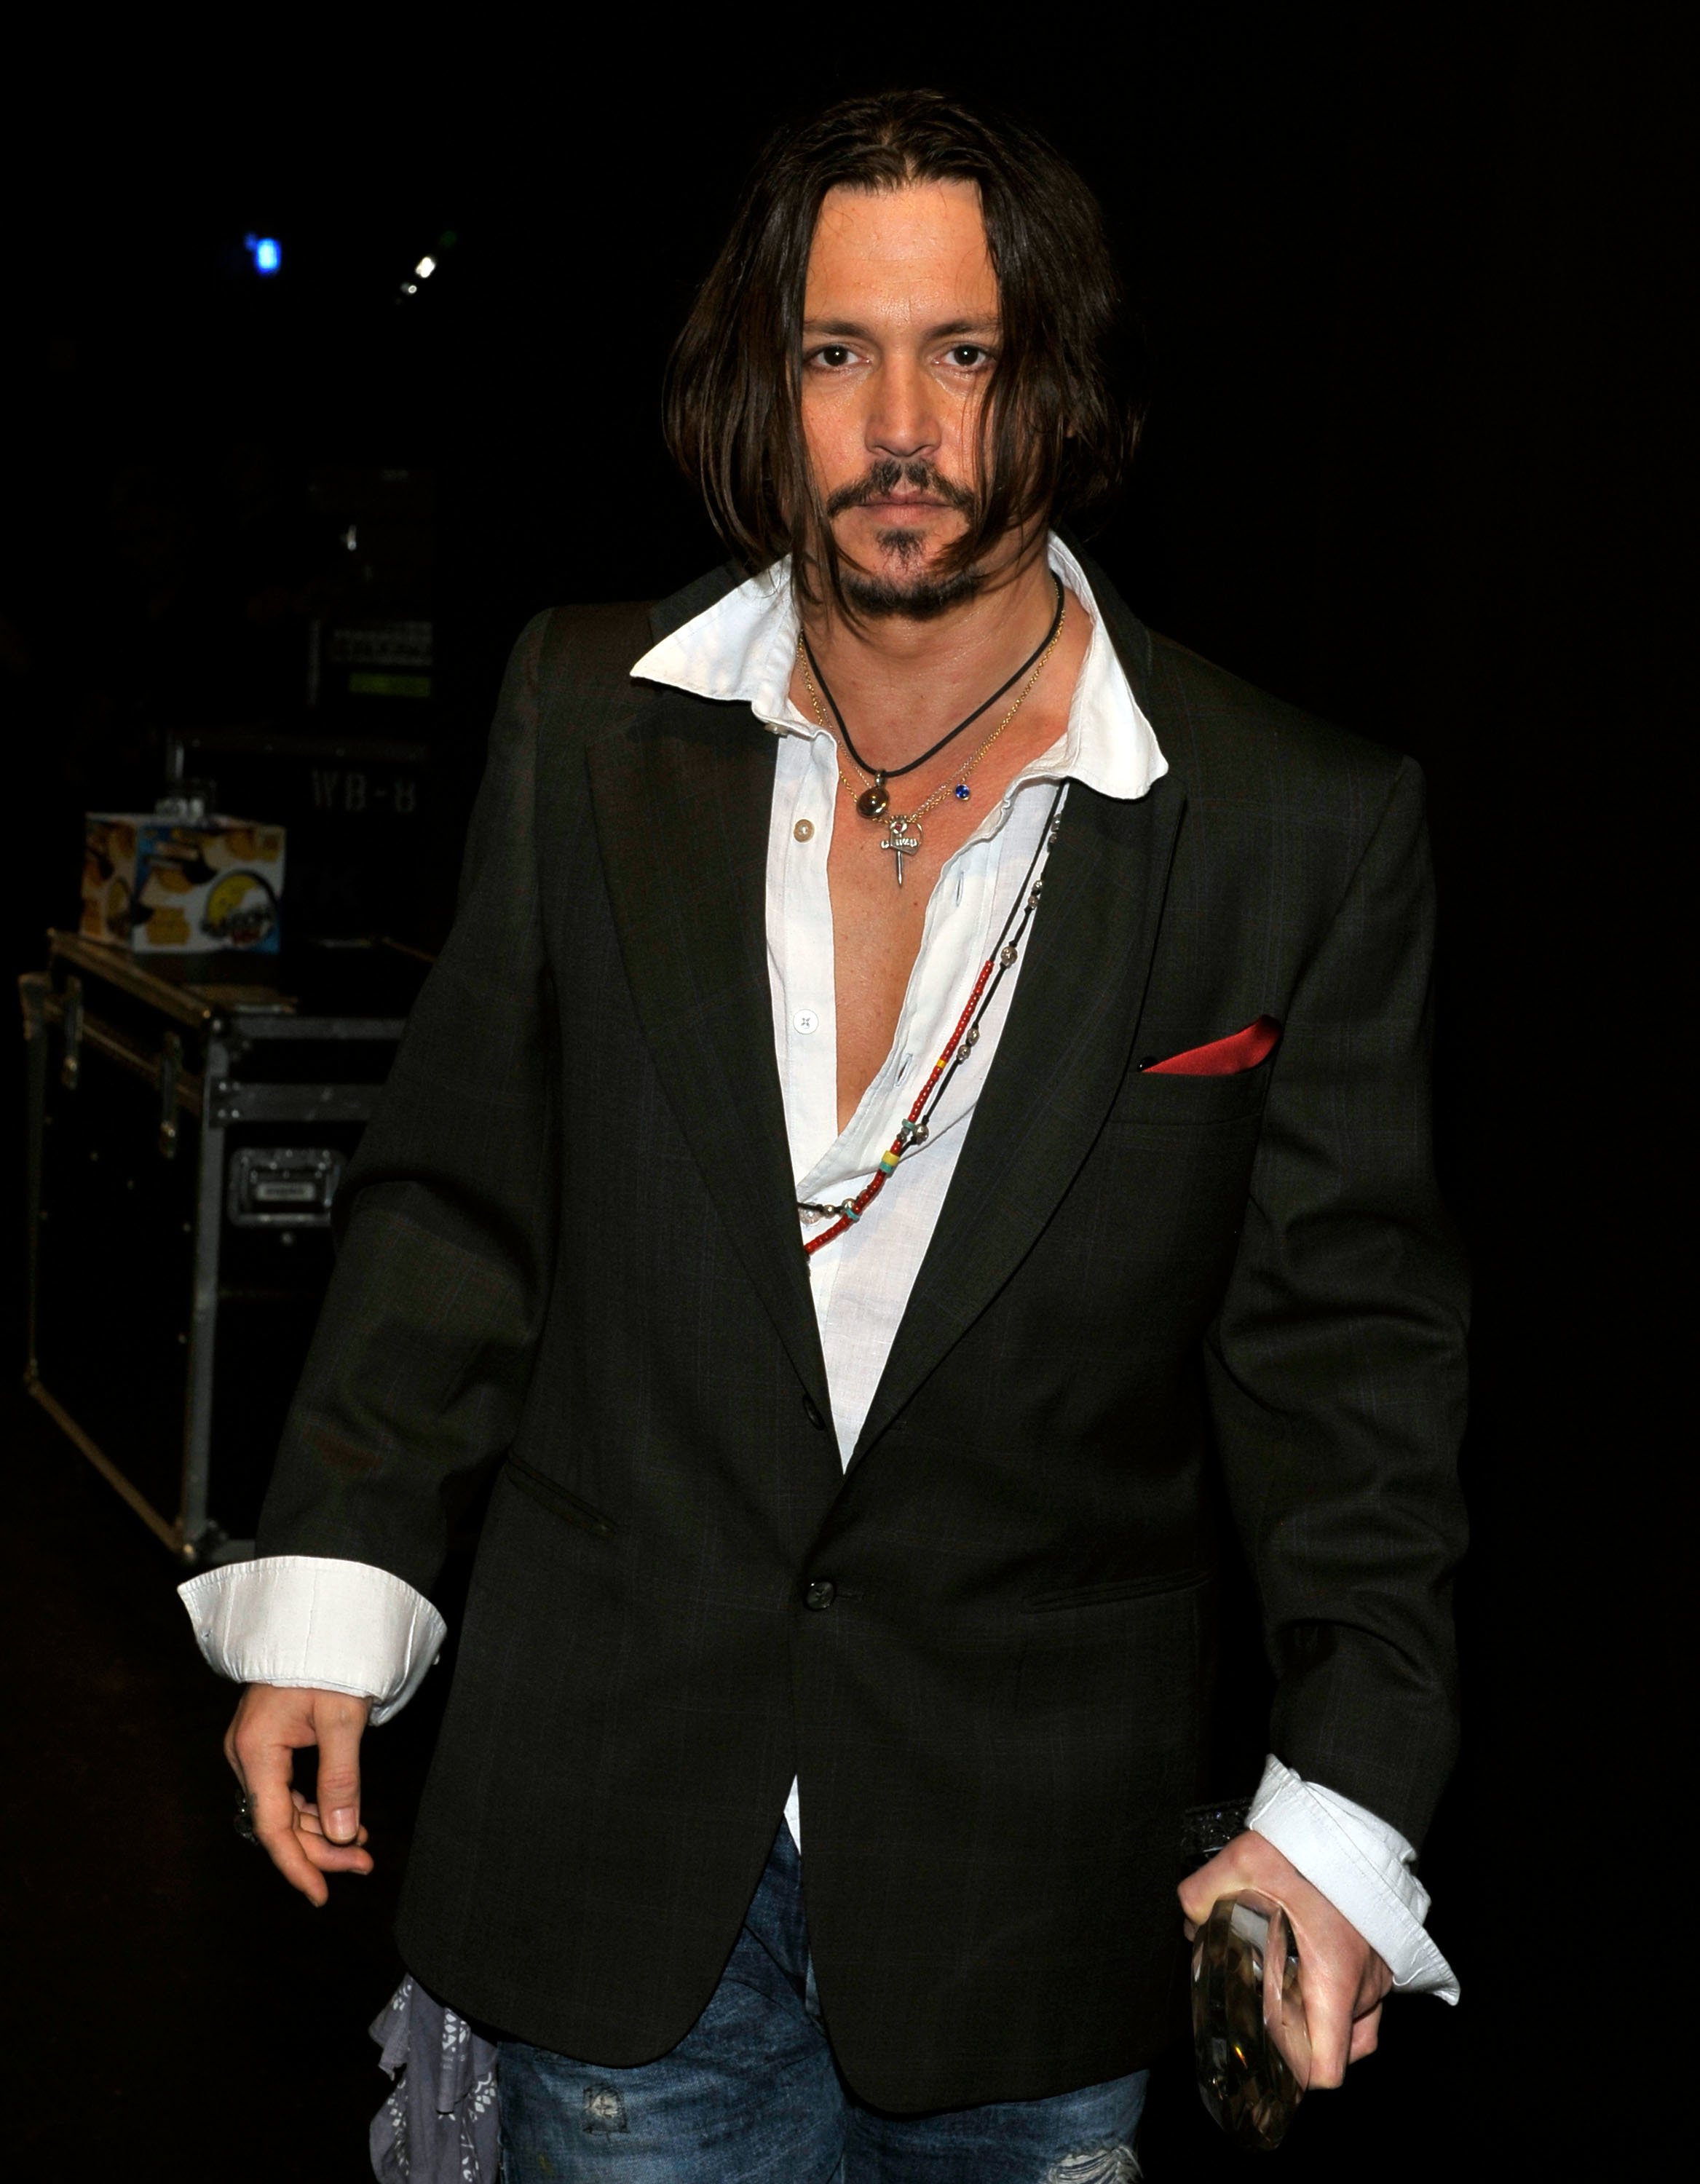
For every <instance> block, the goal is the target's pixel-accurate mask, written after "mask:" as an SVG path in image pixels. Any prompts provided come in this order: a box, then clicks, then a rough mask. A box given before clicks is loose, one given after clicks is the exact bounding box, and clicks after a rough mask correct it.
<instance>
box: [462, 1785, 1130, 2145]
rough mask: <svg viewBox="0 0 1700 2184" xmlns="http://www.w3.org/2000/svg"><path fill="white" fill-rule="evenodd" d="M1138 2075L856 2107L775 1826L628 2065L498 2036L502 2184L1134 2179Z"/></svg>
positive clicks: (795, 1878) (786, 1850)
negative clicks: (673, 2001) (701, 1953)
mask: <svg viewBox="0 0 1700 2184" xmlns="http://www.w3.org/2000/svg"><path fill="white" fill-rule="evenodd" d="M1147 2075H1148V2074H1147V2073H1146V2072H1145V2071H1144V2070H1136V2071H1134V2072H1133V2073H1132V2074H1131V2075H1129V2076H1127V2077H1125V2078H1112V2079H1111V2080H1109V2081H1107V2082H1106V2083H1105V2084H1103V2085H1100V2086H1085V2087H1082V2088H1081V2089H1080V2090H1079V2092H1072V2093H1058V2094H1056V2095H1055V2096H1053V2097H1052V2098H1050V2099H1048V2100H1039V2101H993V2102H991V2103H988V2104H987V2105H986V2106H985V2107H984V2108H972V2109H948V2110H945V2111H943V2112H941V2113H939V2114H934V2115H919V2116H891V2115H885V2114H881V2113H879V2112H878V2110H876V2109H869V2108H866V2107H864V2106H863V2104H862V2103H861V2102H860V2101H858V2100H857V2099H856V2096H855V2094H854V2093H852V2092H850V2089H849V2088H848V2087H846V2086H845V2084H844V2081H843V2079H842V2078H841V2077H840V2076H839V2073H838V2070H837V2067H836V2066H835V2064H834V2063H833V2053H832V2049H831V2048H829V2047H828V2044H827V2036H826V2031H825V2028H824V2027H823V2025H822V2022H821V2012H820V2004H819V2003H818V2000H817V1997H816V1992H815V1976H814V1967H813V1965H812V1964H811V1962H810V1959H809V1945H808V1936H807V1933H806V1932H805V1928H804V1924H803V1888H802V1861H801V1859H800V1858H799V1856H798V1853H797V1851H796V1848H795V1847H794V1844H793V1843H792V1841H791V1837H790V1835H789V1832H788V1831H787V1830H786V1829H785V1828H783V1826H782V1827H781V1828H780V1830H779V1833H778V1837H777V1838H776V1840H775V1841H774V1845H773V1849H772V1853H771V1854H770V1856H769V1858H768V1860H767V1866H766V1871H765V1872H764V1873H763V1875H762V1876H761V1883H760V1886H758V1887H757V1889H756V1892H755V1897H754V1900H753V1901H752V1902H751V1903H750V1909H749V1912H748V1913H747V1914H746V1915H745V1918H744V1928H743V1931H742V1932H741V1933H740V1934H739V1937H738V1943H737V1946H736V1947H735V1948H734V1949H733V1953H732V1956H731V1958H730V1960H729V1962H728V1963H727V1968H726V1970H725V1972H724V1974H723V1975H722V1978H721V1981H720V1985H719V1986H717V1987H716V1989H715V1991H714V1993H713V1994H712V1995H711V1997H710V1998H709V2003H708V2006H707V2008H706V2009H705V2010H704V2011H703V2014H702V2015H701V2016H700V2018H699V2019H698V2020H697V2021H696V2023H695V2024H694V2025H693V2026H692V2027H691V2030H690V2031H688V2033H687V2034H686V2035H685V2036H684V2038H683V2040H682V2041H681V2042H679V2044H678V2046H677V2048H674V2049H673V2050H672V2052H671V2053H669V2054H666V2055H664V2056H662V2057H661V2058H660V2060H659V2061H658V2062H655V2063H644V2064H640V2065H638V2068H636V2069H634V2070H614V2069H610V2068H609V2067H607V2066H605V2065H604V2064H596V2063H576V2062H573V2061H572V2060H571V2059H570V2058H569V2057H567V2056H565V2055H557V2054H555V2053H553V2052H552V2051H551V2050H549V2049H548V2048H531V2047H527V2045H526V2043H525V2042H523V2041H518V2040H507V2041H504V2042H502V2046H501V2052H500V2060H499V2064H498V2076H499V2086H500V2093H501V2115H502V2178H503V2184H539V2180H542V2179H545V2178H551V2179H569V2180H571V2184H581V2180H583V2184H588V2180H590V2179H593V2178H606V2179H608V2180H610V2184H1130V2181H1131V2180H1132V2179H1133V2178H1134V2177H1136V2176H1138V2175H1139V2168H1138V2165H1137V2163H1136V2162H1135V2160H1134V2135H1135V2133H1136V2131H1137V2130H1138V2128H1139V2121H1140V2109H1142V2108H1143V2107H1144V2105H1145V2083H1146V2078H1147Z"/></svg>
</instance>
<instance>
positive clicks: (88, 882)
mask: <svg viewBox="0 0 1700 2184" xmlns="http://www.w3.org/2000/svg"><path fill="white" fill-rule="evenodd" d="M283 853H284V830H283V828H282V827H270V826H266V825H264V824H262V823H261V822H259V821H257V820H253V819H228V818H206V819H195V820H178V819H170V818H162V817H159V816H155V815H153V814H151V813H136V812H112V811H92V812H90V813H89V814H88V816H87V817H86V821H85V822H84V833H83V868H82V928H81V929H82V933H83V935H84V937H85V938H86V939H90V940H109V941H114V942H116V943H117V944H119V945H120V946H122V947H127V948H131V949H134V950H136V951H137V954H138V955H168V954H169V955H179V954H189V953H193V952H199V951H204V950H211V949H218V948H241V949H247V950H249V951H251V952H252V953H254V954H256V955H262V956H275V955H276V953H277V950H278V945H279V941H280V938H281V907H280V905H281V900H282V896H283Z"/></svg>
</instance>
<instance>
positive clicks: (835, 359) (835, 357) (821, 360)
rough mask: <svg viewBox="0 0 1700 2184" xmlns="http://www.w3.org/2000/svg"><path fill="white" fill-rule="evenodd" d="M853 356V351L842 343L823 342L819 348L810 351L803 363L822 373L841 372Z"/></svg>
mask: <svg viewBox="0 0 1700 2184" xmlns="http://www.w3.org/2000/svg"><path fill="white" fill-rule="evenodd" d="M855 354H856V352H855V350H854V349H851V348H846V347H845V346H844V343H843V342H824V343H822V345H821V347H820V348H814V349H811V350H810V351H809V354H808V355H807V357H806V358H805V362H806V363H809V364H812V365H818V366H819V367H820V368H821V369H822V370H824V371H842V370H844V366H845V365H847V364H849V363H850V362H851V361H852V360H853V359H854V357H855Z"/></svg>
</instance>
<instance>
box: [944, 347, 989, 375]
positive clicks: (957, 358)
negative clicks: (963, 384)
mask: <svg viewBox="0 0 1700 2184" xmlns="http://www.w3.org/2000/svg"><path fill="white" fill-rule="evenodd" d="M945 355H946V357H947V358H948V359H949V360H950V363H952V364H953V365H956V369H957V370H958V371H979V370H983V369H984V366H985V365H989V363H990V362H991V360H992V353H991V351H990V350H989V348H984V347H983V346H982V344H981V343H978V342H952V343H951V344H950V348H948V349H947V350H946V351H945Z"/></svg>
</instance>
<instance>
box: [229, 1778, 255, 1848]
mask: <svg viewBox="0 0 1700 2184" xmlns="http://www.w3.org/2000/svg"><path fill="white" fill-rule="evenodd" d="M231 1826H232V1827H233V1828H234V1829H235V1830H236V1831H237V1834H238V1835H239V1836H241V1837H242V1841H244V1842H250V1843H258V1842H259V1836H257V1835H256V1834H255V1833H254V1800H253V1798H252V1797H249V1796H248V1792H247V1791H246V1790H238V1791H237V1793H236V1817H235V1819H233V1820H232V1821H231Z"/></svg>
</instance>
